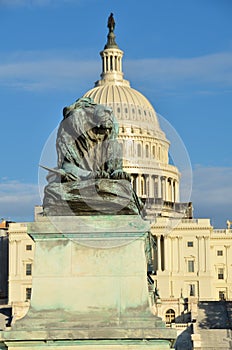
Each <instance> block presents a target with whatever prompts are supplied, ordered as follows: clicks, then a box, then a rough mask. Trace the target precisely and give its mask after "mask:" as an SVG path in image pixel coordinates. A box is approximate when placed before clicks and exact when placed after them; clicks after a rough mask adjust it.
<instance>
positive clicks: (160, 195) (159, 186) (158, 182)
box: [157, 176, 162, 198]
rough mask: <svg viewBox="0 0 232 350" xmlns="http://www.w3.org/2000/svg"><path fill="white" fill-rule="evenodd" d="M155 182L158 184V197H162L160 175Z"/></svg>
mask: <svg viewBox="0 0 232 350" xmlns="http://www.w3.org/2000/svg"><path fill="white" fill-rule="evenodd" d="M157 184H158V198H162V182H161V177H160V176H158V177H157Z"/></svg>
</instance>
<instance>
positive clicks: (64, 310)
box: [0, 215, 176, 350]
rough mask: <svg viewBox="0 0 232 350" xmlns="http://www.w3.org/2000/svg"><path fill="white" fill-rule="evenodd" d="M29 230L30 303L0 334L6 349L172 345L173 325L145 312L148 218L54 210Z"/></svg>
mask: <svg viewBox="0 0 232 350" xmlns="http://www.w3.org/2000/svg"><path fill="white" fill-rule="evenodd" d="M28 231H29V234H30V235H31V236H32V237H33V239H34V240H35V243H36V251H35V261H34V271H33V284H32V300H31V306H30V309H29V312H28V314H27V315H26V316H25V317H24V318H23V319H21V320H19V321H17V322H15V324H14V325H13V326H12V329H11V330H10V331H5V332H2V334H1V337H2V344H3V343H4V344H5V345H4V346H5V349H15V348H20V350H22V349H27V350H28V349H36V350H37V349H38V350H39V349H40V350H41V349H44V348H49V350H53V349H59V350H64V349H72V350H76V349H81V350H87V349H91V350H95V349H104V350H114V349H115V350H116V349H121V350H122V349H134V350H135V349H148V348H149V349H170V347H171V344H172V343H173V341H174V339H175V337H176V332H175V330H173V329H167V328H165V324H164V322H163V321H162V320H161V319H160V318H158V317H156V316H154V315H152V313H151V311H150V310H149V302H148V287H147V277H146V267H147V266H146V256H145V239H146V235H147V231H148V223H146V222H145V221H143V220H142V219H141V218H140V217H139V216H137V215H114V216H110V215H106V216H99V215H98V216H81V217H65V216H62V217H58V216H56V217H55V221H54V223H52V222H51V221H41V222H34V223H31V224H30V225H29V227H28ZM0 349H1V346H0ZM2 349H4V347H3V345H2Z"/></svg>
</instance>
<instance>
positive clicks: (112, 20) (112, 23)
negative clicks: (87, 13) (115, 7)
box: [107, 12, 115, 32]
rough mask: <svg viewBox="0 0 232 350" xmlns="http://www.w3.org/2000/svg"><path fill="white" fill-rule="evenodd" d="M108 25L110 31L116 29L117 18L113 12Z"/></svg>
mask: <svg viewBox="0 0 232 350" xmlns="http://www.w3.org/2000/svg"><path fill="white" fill-rule="evenodd" d="M107 27H108V28H109V31H110V32H113V31H114V28H115V20H114V15H113V13H112V12H111V14H110V16H109V17H108V24H107Z"/></svg>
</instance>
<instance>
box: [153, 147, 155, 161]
mask: <svg viewBox="0 0 232 350" xmlns="http://www.w3.org/2000/svg"><path fill="white" fill-rule="evenodd" d="M152 156H153V158H155V146H152Z"/></svg>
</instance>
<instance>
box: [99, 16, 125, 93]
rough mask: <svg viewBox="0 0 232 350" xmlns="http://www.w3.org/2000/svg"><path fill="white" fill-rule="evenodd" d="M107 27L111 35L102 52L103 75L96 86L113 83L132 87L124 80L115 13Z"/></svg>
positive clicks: (108, 36)
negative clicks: (117, 41)
mask: <svg viewBox="0 0 232 350" xmlns="http://www.w3.org/2000/svg"><path fill="white" fill-rule="evenodd" d="M107 27H108V29H109V33H108V35H107V43H106V45H105V47H104V50H103V51H101V52H100V55H101V58H102V74H101V80H98V81H97V82H96V83H95V86H101V85H104V84H106V83H107V82H113V83H114V84H118V85H125V86H130V83H129V82H128V81H126V80H124V79H123V72H122V57H123V51H122V50H120V49H119V47H118V45H117V44H116V41H115V34H114V29H115V20H114V17H113V13H111V14H110V16H109V18H108V23H107Z"/></svg>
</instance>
